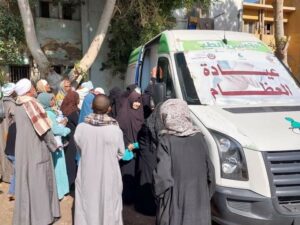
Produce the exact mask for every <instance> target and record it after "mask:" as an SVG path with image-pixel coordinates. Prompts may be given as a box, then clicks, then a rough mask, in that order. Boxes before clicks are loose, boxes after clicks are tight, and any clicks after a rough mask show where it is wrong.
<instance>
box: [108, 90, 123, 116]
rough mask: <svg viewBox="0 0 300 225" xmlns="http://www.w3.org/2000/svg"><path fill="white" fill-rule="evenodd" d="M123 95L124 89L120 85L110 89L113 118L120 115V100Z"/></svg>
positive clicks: (111, 114)
mask: <svg viewBox="0 0 300 225" xmlns="http://www.w3.org/2000/svg"><path fill="white" fill-rule="evenodd" d="M121 96H122V90H121V88H119V87H114V88H113V89H111V90H110V91H109V96H108V98H109V100H110V106H111V113H110V116H111V117H113V118H116V117H117V115H118V112H119V110H120V104H121V103H120V101H121Z"/></svg>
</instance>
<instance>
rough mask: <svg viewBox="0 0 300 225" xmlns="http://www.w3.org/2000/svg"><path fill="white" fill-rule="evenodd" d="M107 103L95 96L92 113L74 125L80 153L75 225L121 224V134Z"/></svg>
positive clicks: (107, 100)
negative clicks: (108, 113) (82, 121)
mask: <svg viewBox="0 0 300 225" xmlns="http://www.w3.org/2000/svg"><path fill="white" fill-rule="evenodd" d="M109 108H110V102H109V99H108V97H106V96H105V95H97V96H96V97H95V99H94V101H93V111H94V113H92V114H90V115H89V116H87V117H86V118H85V122H84V123H81V124H79V125H78V126H77V128H76V131H75V135H74V138H75V141H76V143H77V146H78V147H79V150H80V153H81V160H80V163H79V167H78V173H77V177H76V185H75V186H76V193H75V195H76V198H75V225H123V220H122V186H123V185H122V177H121V171H120V167H119V160H120V159H121V158H122V156H123V154H124V142H123V134H122V131H121V129H120V128H119V125H118V122H117V121H116V120H115V119H113V118H111V117H109V116H108V115H107V112H108V111H109Z"/></svg>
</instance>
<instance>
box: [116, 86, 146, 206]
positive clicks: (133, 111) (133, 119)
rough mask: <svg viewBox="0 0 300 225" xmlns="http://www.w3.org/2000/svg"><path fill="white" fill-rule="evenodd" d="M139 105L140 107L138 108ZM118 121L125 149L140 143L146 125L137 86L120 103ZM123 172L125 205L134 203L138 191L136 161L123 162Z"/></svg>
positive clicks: (128, 90) (131, 87)
mask: <svg viewBox="0 0 300 225" xmlns="http://www.w3.org/2000/svg"><path fill="white" fill-rule="evenodd" d="M136 105H139V107H136ZM116 120H117V121H118V123H119V126H120V128H121V130H122V131H123V136H124V144H125V148H128V147H129V146H130V145H133V144H136V143H137V142H138V133H139V131H140V129H141V128H142V125H143V123H144V111H143V106H142V98H141V93H140V92H139V89H137V86H136V85H130V86H128V87H127V91H126V92H125V93H124V94H123V96H122V98H121V101H120V110H119V113H118V114H117V117H116ZM120 166H121V172H122V176H123V184H124V189H123V200H124V202H125V203H127V204H130V203H133V201H134V197H135V191H136V178H135V172H136V168H135V167H136V159H135V158H133V159H131V160H130V161H124V160H123V161H121V162H120Z"/></svg>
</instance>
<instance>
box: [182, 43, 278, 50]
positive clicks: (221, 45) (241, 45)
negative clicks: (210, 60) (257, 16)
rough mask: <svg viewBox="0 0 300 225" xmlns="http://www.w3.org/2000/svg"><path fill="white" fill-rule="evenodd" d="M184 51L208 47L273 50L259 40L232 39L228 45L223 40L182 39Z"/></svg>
mask: <svg viewBox="0 0 300 225" xmlns="http://www.w3.org/2000/svg"><path fill="white" fill-rule="evenodd" d="M182 46H183V50H184V51H196V50H207V49H217V48H226V49H245V50H251V51H258V52H269V53H270V52H272V50H271V49H270V48H269V47H268V46H267V45H265V44H264V43H263V42H258V41H231V40H228V42H227V45H226V44H225V43H224V42H223V41H182Z"/></svg>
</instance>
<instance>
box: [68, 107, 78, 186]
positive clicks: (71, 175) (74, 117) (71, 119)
mask: <svg viewBox="0 0 300 225" xmlns="http://www.w3.org/2000/svg"><path fill="white" fill-rule="evenodd" d="M67 118H68V123H67V127H68V128H70V130H71V133H70V134H69V135H68V141H69V144H68V146H67V147H66V148H65V157H66V166H67V173H68V179H69V185H70V186H72V185H73V184H74V182H75V179H76V173H77V164H76V160H75V158H76V151H77V150H76V144H75V141H74V133H75V129H76V127H77V124H78V119H79V111H75V112H73V113H71V114H70V115H69V116H67Z"/></svg>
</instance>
